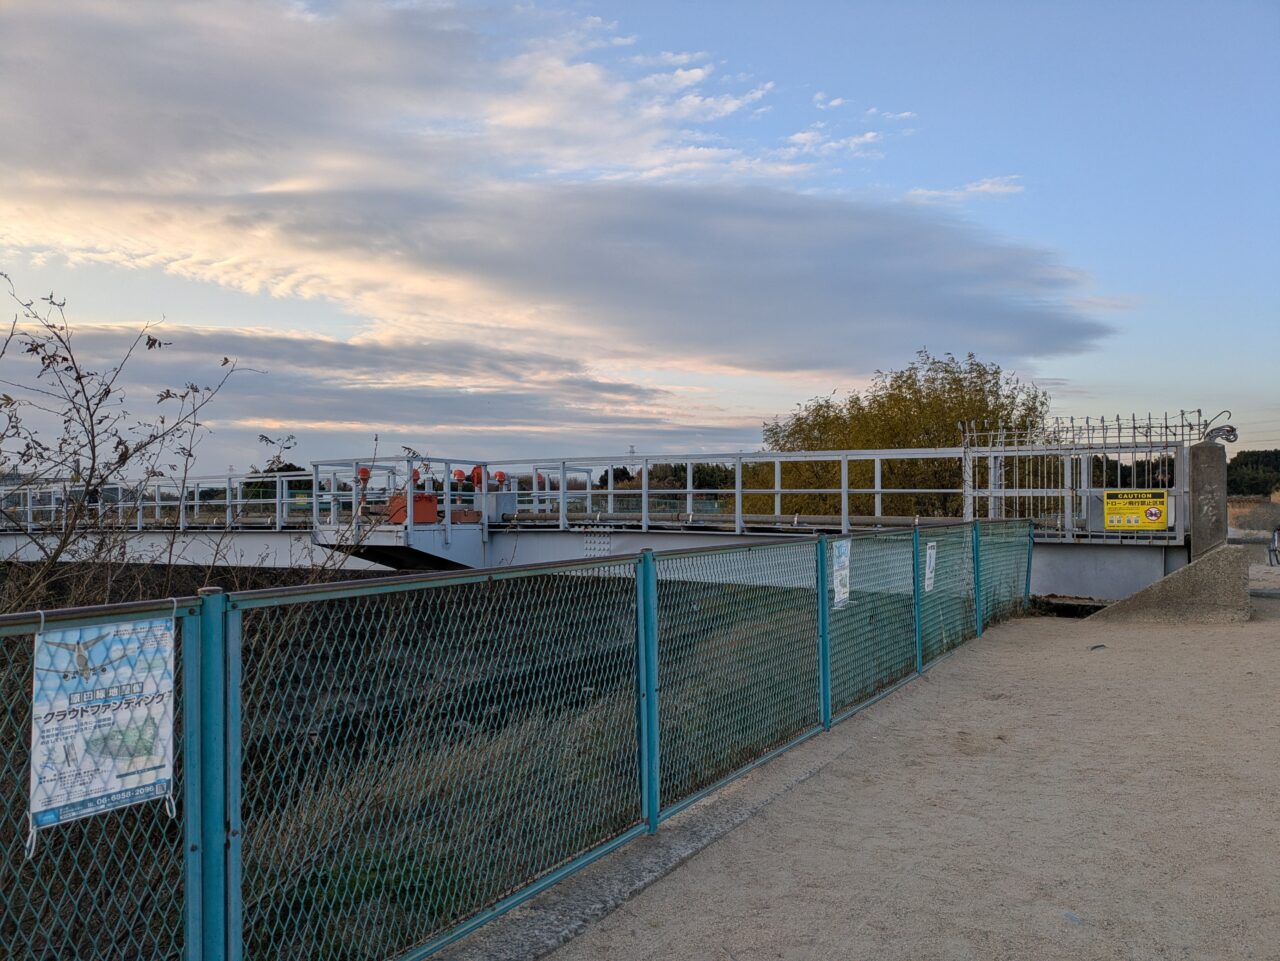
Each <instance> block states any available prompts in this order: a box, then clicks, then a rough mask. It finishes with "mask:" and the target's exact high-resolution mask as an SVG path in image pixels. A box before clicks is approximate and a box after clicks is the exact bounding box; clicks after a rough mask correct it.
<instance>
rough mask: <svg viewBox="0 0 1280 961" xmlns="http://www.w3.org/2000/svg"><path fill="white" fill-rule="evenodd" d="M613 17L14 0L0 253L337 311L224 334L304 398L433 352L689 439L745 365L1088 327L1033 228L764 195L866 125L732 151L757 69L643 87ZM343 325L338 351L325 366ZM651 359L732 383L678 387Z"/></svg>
mask: <svg viewBox="0 0 1280 961" xmlns="http://www.w3.org/2000/svg"><path fill="white" fill-rule="evenodd" d="M615 31H616V28H614V27H613V26H611V25H609V24H604V23H600V22H591V23H587V24H585V25H579V26H575V27H573V28H572V29H567V30H561V31H560V32H553V33H550V34H546V35H543V34H538V35H537V36H535V38H534V39H533V40H531V41H523V42H522V43H521V45H520V46H519V48H518V49H515V50H514V51H513V50H512V49H511V47H510V46H509V45H497V46H494V45H492V44H491V42H490V40H488V39H486V37H487V35H486V32H485V30H483V29H479V28H476V29H473V28H472V27H471V26H470V25H469V24H468V22H467V14H466V13H465V12H459V11H455V10H442V9H439V8H430V7H425V6H415V5H406V4H388V5H370V6H365V5H354V6H351V7H347V6H340V7H338V8H337V12H335V13H333V14H331V15H324V16H314V17H311V18H300V17H294V16H287V15H284V14H282V13H281V12H280V8H277V7H272V6H268V5H263V4H260V3H257V2H247V0H244V2H239V0H229V2H227V3H225V4H222V5H217V6H206V5H190V6H187V5H175V4H170V3H160V2H153V3H143V2H140V3H137V4H130V5H128V6H122V7H110V8H108V7H104V6H101V5H99V4H96V3H92V2H84V3H76V2H70V0H69V2H66V3H59V4H57V5H52V4H39V3H35V2H34V0H33V2H31V3H29V4H26V5H20V4H16V3H10V4H8V5H6V6H3V7H0V35H4V36H5V37H6V38H7V40H9V38H11V42H6V44H5V45H3V46H0V75H4V76H7V77H27V78H30V79H29V80H24V81H22V82H21V84H20V86H19V87H18V88H16V95H10V96H5V97H3V98H0V129H5V130H9V131H22V134H23V135H22V136H20V137H10V138H7V139H6V140H5V141H4V142H3V143H0V182H3V183H4V184H5V189H4V190H3V191H0V249H2V248H4V247H8V248H12V249H18V250H21V251H24V252H25V253H26V254H29V255H31V256H34V257H36V258H37V259H38V258H42V257H47V258H53V259H55V260H56V259H57V258H59V257H61V258H65V259H66V260H67V261H68V262H70V263H72V264H89V263H99V264H107V265H113V266H115V267H118V268H123V269H136V270H139V271H156V272H159V271H163V272H165V273H167V274H169V275H172V276H175V277H180V278H185V279H187V280H189V281H191V282H197V283H210V284H218V285H222V286H223V287H226V288H229V289H232V290H237V291H244V292H247V293H260V294H261V293H266V294H270V295H271V296H273V297H278V298H293V299H299V300H317V299H323V300H326V301H329V302H332V303H334V304H336V305H338V306H339V307H341V308H342V310H343V311H345V312H347V313H348V314H349V315H351V316H352V317H353V318H356V319H355V320H353V321H352V324H351V329H350V330H348V331H346V333H345V335H344V337H345V339H344V340H341V342H340V345H339V346H338V347H337V348H334V349H333V352H331V353H324V352H323V351H319V350H318V349H317V350H316V351H310V352H308V351H307V349H305V348H304V347H302V346H301V345H299V344H297V343H295V342H293V341H288V340H281V341H279V342H277V341H270V338H267V339H264V340H262V341H260V342H258V346H256V347H255V346H246V347H245V351H244V352H245V353H246V354H248V355H251V354H253V352H254V351H260V352H266V351H268V350H279V351H280V352H284V353H294V352H299V356H300V357H301V356H303V355H304V354H305V357H306V358H308V359H307V363H308V364H309V365H310V366H309V367H308V369H309V370H310V371H311V372H312V374H311V376H310V377H308V378H303V377H298V378H296V381H297V383H296V385H294V386H291V387H290V390H291V391H295V393H293V394H292V395H291V396H293V397H294V399H295V401H296V404H295V405H294V409H296V410H297V411H298V412H299V413H298V415H297V416H298V417H299V418H300V419H302V420H304V421H305V419H306V418H307V417H309V416H311V413H312V411H313V410H314V412H315V417H316V419H317V420H318V421H319V420H324V421H325V422H337V421H338V420H339V419H340V414H342V413H343V412H342V411H337V412H334V411H330V410H329V407H330V406H332V405H330V404H329V401H328V399H327V395H328V393H331V392H335V391H337V392H339V395H340V396H342V397H344V398H347V399H348V400H350V398H351V397H352V396H354V395H355V394H356V393H358V391H357V386H358V385H362V384H368V383H370V382H371V378H376V377H377V376H384V377H385V376H387V375H385V374H382V375H379V374H377V373H376V368H377V364H378V363H383V362H384V360H385V359H386V358H391V361H387V362H386V363H385V366H386V367H387V368H388V369H392V370H399V371H402V372H403V373H404V376H405V377H406V378H410V379H414V378H416V379H417V383H418V386H419V387H421V388H422V390H424V391H427V393H418V394H414V393H412V391H409V388H408V387H407V386H406V385H404V384H400V383H399V382H398V381H396V382H390V381H386V382H384V381H379V382H378V383H379V384H380V385H381V386H385V387H387V389H391V388H393V387H395V388H396V389H400V388H403V389H404V390H406V391H408V392H407V393H404V394H397V395H396V400H395V404H393V405H391V406H392V407H393V408H395V409H404V410H408V409H411V408H412V407H413V405H414V404H418V403H432V402H434V399H436V398H438V397H442V396H444V395H441V394H439V393H431V392H430V391H428V390H427V389H428V388H430V389H431V390H437V389H439V390H443V389H445V388H447V387H450V385H448V384H444V383H441V382H440V380H439V378H441V377H447V374H441V373H440V370H439V368H441V367H443V368H446V369H447V368H448V367H449V365H450V364H451V363H456V366H457V369H458V371H459V376H458V381H459V384H461V385H463V386H465V387H466V388H467V389H468V390H471V391H478V392H479V393H480V394H483V395H484V396H485V397H488V398H489V399H490V400H492V402H493V405H497V406H492V405H491V406H490V407H487V408H486V407H484V406H477V407H475V408H473V409H472V410H473V412H474V413H475V416H476V419H477V420H482V419H484V418H489V419H490V420H495V419H496V420H497V422H500V423H501V422H503V421H501V418H502V417H504V416H505V417H509V416H514V415H512V414H511V413H510V411H509V410H508V411H507V412H506V413H503V410H502V409H500V408H502V407H503V406H504V405H522V407H523V408H527V409H528V410H533V411H537V412H538V418H539V419H540V420H541V421H542V422H544V423H549V424H556V423H558V424H565V425H573V424H576V423H585V422H586V421H588V420H590V421H591V423H593V424H597V425H598V424H614V423H618V422H620V421H619V419H620V418H621V420H624V421H626V422H627V423H631V424H632V425H633V427H634V429H637V430H639V427H638V426H636V425H640V424H642V423H643V424H647V425H649V426H648V427H646V428H645V429H646V430H651V433H652V435H653V436H658V435H661V434H662V432H664V431H667V432H673V431H675V430H677V429H687V430H689V431H695V432H696V430H704V431H706V432H707V433H708V436H710V434H712V433H714V431H716V430H719V429H721V428H725V425H726V424H729V423H730V422H732V423H733V424H735V425H739V426H740V424H741V423H742V422H743V421H744V418H745V420H748V421H750V420H752V419H753V418H755V419H756V421H755V422H757V423H758V416H757V415H764V416H768V415H770V414H772V413H774V411H772V410H765V411H756V410H755V409H754V408H751V407H750V405H751V404H752V403H755V401H754V400H753V398H756V397H759V396H760V395H761V392H762V391H764V390H766V389H771V387H769V386H766V387H762V386H761V385H762V384H767V385H776V384H778V383H786V384H787V385H794V390H795V392H796V393H797V394H798V396H804V395H805V392H806V391H808V390H809V388H808V386H806V385H807V384H808V381H806V380H804V378H806V377H811V376H821V377H822V378H829V377H830V376H832V375H834V376H839V377H842V378H846V377H850V376H853V375H854V374H856V373H857V372H861V371H868V370H872V369H874V368H875V367H876V366H880V365H884V364H892V363H895V362H897V361H899V360H900V359H901V358H902V357H904V356H909V355H910V351H911V350H913V349H915V348H916V347H918V346H919V345H920V344H922V343H927V344H928V345H929V346H930V347H931V348H934V349H947V348H951V349H955V350H957V351H963V350H968V349H974V350H977V351H979V352H980V353H982V354H983V355H984V356H992V357H998V358H1002V359H1016V358H1019V357H1026V356H1029V355H1039V354H1052V353H1054V352H1058V351H1064V350H1079V349H1083V348H1084V347H1087V345H1088V344H1089V343H1090V342H1091V341H1092V340H1093V339H1095V338H1097V337H1098V336H1100V335H1101V334H1102V332H1103V328H1101V327H1100V326H1099V325H1097V324H1096V323H1094V322H1093V321H1092V320H1091V319H1090V317H1089V316H1088V315H1087V314H1086V313H1085V312H1083V311H1081V310H1080V309H1078V308H1076V307H1075V306H1073V305H1072V301H1073V300H1074V299H1076V298H1078V297H1080V296H1082V295H1083V293H1084V292H1083V291H1082V290H1081V289H1080V288H1081V286H1082V284H1081V282H1080V280H1079V279H1078V278H1076V277H1073V276H1071V275H1068V274H1066V273H1064V271H1063V269H1062V268H1061V267H1059V266H1057V265H1056V263H1055V262H1054V260H1053V258H1052V257H1051V256H1050V255H1049V254H1047V253H1045V252H1043V251H1039V250H1033V249H1028V248H1026V247H1023V246H1018V245H1013V244H1007V243H1004V242H1001V241H998V240H995V239H993V238H991V237H989V236H986V235H984V234H982V233H980V232H978V231H976V230H974V229H973V228H971V227H968V226H965V225H963V224H959V223H956V222H955V221H954V220H953V219H952V218H950V217H939V216H938V215H937V214H936V213H934V212H931V211H928V210H925V209H923V208H921V207H919V206H916V205H911V204H896V205H893V204H891V205H875V204H866V203H857V202H851V201H848V200H842V199H836V198H831V197H814V196H805V195H803V194H801V193H799V192H794V191H788V190H784V189H779V185H785V184H787V183H789V182H790V178H795V177H797V176H799V175H801V174H803V173H804V172H806V171H808V170H812V169H817V168H819V167H820V165H821V164H824V163H828V164H829V163H837V162H839V161H840V160H841V159H842V158H847V157H848V156H850V155H859V156H861V155H865V152H866V151H868V150H870V149H872V148H873V147H874V146H875V145H876V144H877V143H878V142H880V140H881V139H882V136H883V135H882V134H881V133H880V132H879V131H864V132H862V133H859V134H856V135H848V136H841V135H839V133H838V132H833V131H834V130H835V129H836V128H829V127H825V126H821V125H815V126H813V127H811V128H808V129H806V130H803V131H799V132H798V133H797V134H795V135H793V136H792V137H790V138H788V139H787V140H786V141H785V142H784V143H783V144H782V145H780V146H778V147H777V148H776V149H758V148H754V147H752V146H751V145H750V143H749V142H744V141H738V140H734V139H732V137H731V135H730V134H731V130H732V128H731V127H729V128H728V129H726V127H723V126H717V122H718V121H720V120H723V119H725V118H728V117H733V116H741V117H746V116H751V115H755V114H756V113H758V112H759V111H760V110H763V109H767V107H768V104H767V103H766V102H765V101H766V100H768V99H769V95H770V93H771V92H772V90H773V84H772V83H771V82H764V83H758V84H756V85H755V86H752V87H749V88H746V89H735V88H734V87H733V86H727V87H726V86H724V85H721V84H719V83H717V84H716V85H715V90H716V91H718V92H717V93H714V94H713V93H710V92H708V90H707V89H706V86H707V84H708V78H709V77H712V76H718V75H719V74H718V73H717V74H715V75H713V74H712V71H711V65H710V64H706V63H704V61H705V59H706V58H705V57H702V56H701V55H689V57H690V58H691V59H689V60H687V61H683V60H681V61H680V62H677V60H678V59H679V58H682V57H684V56H685V55H676V54H672V55H671V60H670V61H669V62H666V63H664V64H663V66H666V67H669V68H671V69H669V70H664V71H660V72H656V73H655V72H650V73H648V74H647V76H649V77H654V76H660V77H663V78H665V79H664V80H662V81H661V82H658V81H648V82H646V81H645V79H644V76H632V75H630V74H628V73H627V72H626V71H625V70H621V69H619V68H617V67H611V66H609V65H608V64H606V63H604V62H601V61H600V60H598V59H593V57H592V56H591V55H590V52H591V51H593V50H601V49H606V48H607V46H608V44H609V43H610V42H611V40H610V38H611V37H616V36H617V34H616V32H615ZM659 56H663V55H659ZM695 64H701V65H695ZM632 67H633V68H635V69H632V71H631V73H632V74H635V73H640V74H644V73H645V71H644V70H643V69H640V67H641V65H639V64H633V65H632ZM8 92H9V91H8V90H6V93H8ZM825 102H827V103H828V104H830V103H832V102H833V101H825ZM49 118H56V119H57V122H50V120H49ZM1002 183H1003V186H1001V184H1002ZM984 185H985V186H984ZM1019 189H1021V186H1020V184H1017V183H1016V178H993V179H992V180H990V181H982V182H979V183H978V184H971V185H969V186H968V187H966V188H963V189H962V190H960V191H952V192H946V191H934V192H929V191H924V192H923V193H924V194H925V195H926V196H915V197H913V199H917V200H920V199H940V198H935V197H931V196H928V195H929V194H930V193H932V194H938V195H941V194H947V193H957V194H962V195H968V194H977V193H988V194H990V193H1010V192H1015V191H1016V190H1019ZM68 276H69V278H71V279H74V276H75V273H74V271H71V272H70V273H69V275H68ZM139 276H140V278H142V279H145V276H146V275H145V274H141V275H139ZM173 313H176V312H173ZM246 322H252V323H255V324H261V323H262V321H261V319H260V318H253V319H250V318H246ZM227 336H231V335H227ZM246 336H247V335H246ZM263 336H264V337H266V335H263ZM213 337H214V335H213V334H209V335H208V336H207V337H206V335H205V334H204V333H201V334H200V335H199V341H200V343H201V344H202V345H205V346H207V348H208V349H209V350H216V349H217V348H216V347H215V346H214V341H213V340H212V339H210V338H213ZM474 344H483V345H486V346H487V347H488V348H489V350H488V352H487V353H485V354H484V356H483V357H477V356H476V355H475V353H474V351H473V352H468V349H467V345H474ZM326 349H328V348H326ZM344 349H350V350H351V351H352V352H353V358H354V357H355V356H356V355H359V357H362V358H364V360H361V361H360V362H359V363H358V364H354V363H353V365H349V366H351V368H352V369H350V370H348V369H345V368H344V366H343V362H342V360H341V353H342V351H343V350H344ZM379 351H382V353H379ZM225 352H228V353H230V352H231V351H225ZM585 357H590V358H592V363H591V367H590V368H588V367H586V366H585V364H584V361H583V358H585ZM356 367H358V368H359V369H358V370H357V369H355V368H356ZM639 368H643V369H644V370H646V371H649V372H650V373H647V374H646V375H645V377H647V378H649V379H648V380H646V379H644V378H638V377H637V376H635V375H633V374H631V373H629V372H630V371H633V370H635V369H639ZM673 370H679V371H682V372H684V374H686V375H687V376H689V377H704V378H710V377H712V376H713V375H714V376H715V377H716V378H719V379H720V381H718V382H724V383H732V384H733V385H735V387H734V389H736V390H739V391H740V393H739V394H738V395H733V396H730V394H728V393H726V394H716V395H715V396H714V397H713V398H712V399H711V400H708V401H707V403H706V405H705V406H704V407H701V408H698V409H696V410H694V409H693V408H691V407H689V406H688V405H687V404H685V403H683V402H682V401H681V400H680V399H678V398H677V396H676V394H675V393H673V391H672V390H671V388H670V384H669V382H668V381H667V380H664V378H669V377H670V376H671V371H673ZM734 378H737V380H734ZM308 381H309V382H311V383H313V385H314V386H312V387H310V388H308V387H307V386H306V385H307V382H308ZM506 381H511V382H518V384H519V385H520V387H519V390H514V389H513V390H512V391H508V392H506V393H504V392H503V391H502V390H501V389H499V388H500V387H501V384H502V383H505V382H506ZM290 383H291V384H293V381H291V382H290ZM343 385H346V386H345V387H344V386H343ZM619 385H620V386H619ZM454 386H457V385H454ZM450 389H452V388H450ZM458 389H461V387H459V388H458ZM788 389H791V388H790V386H789V388H788ZM264 390H265V388H264ZM726 390H728V388H726ZM450 396H452V395H450ZM619 397H625V398H626V400H625V405H626V408H627V409H626V410H625V411H624V412H621V413H619V407H620V402H619V399H618V398H619ZM743 398H746V400H744V399H743ZM370 403H373V402H370ZM441 403H445V401H443V400H442V401H441ZM450 403H452V401H450ZM459 403H461V402H459ZM255 404H256V407H257V410H259V411H261V410H266V409H270V408H271V406H272V405H271V404H270V402H269V401H266V400H263V399H262V398H257V399H256V400H255ZM397 404H399V405H403V406H402V407H399V408H396V407H395V405H397ZM744 404H745V405H747V408H748V409H749V412H750V416H746V415H744V414H743V409H744V407H743V405H744ZM735 405H736V406H735ZM277 406H278V405H277ZM337 406H339V407H343V409H344V410H345V412H346V413H348V414H349V413H351V412H352V411H355V410H359V411H371V410H372V407H369V406H363V407H356V406H351V405H350V404H348V405H347V406H345V407H344V406H343V405H341V404H340V405H337ZM464 406H465V405H464ZM453 409H454V408H450V410H453ZM252 414H253V407H250V408H246V412H245V414H244V416H245V417H251V416H252ZM624 415H625V416H624ZM370 416H372V414H371V415H370ZM460 416H461V414H455V413H450V414H449V415H448V417H449V422H450V423H457V422H458V417H460ZM591 429H593V430H594V429H595V428H591ZM605 429H606V428H600V430H601V431H602V432H603V431H604V430H605ZM725 429H728V428H725ZM734 429H738V428H737V427H734ZM593 436H594V437H599V436H603V435H602V434H597V435H593ZM717 436H719V435H717ZM596 446H597V447H598V446H599V444H598V443H597V444H596Z"/></svg>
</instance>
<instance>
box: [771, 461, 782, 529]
mask: <svg viewBox="0 0 1280 961" xmlns="http://www.w3.org/2000/svg"><path fill="white" fill-rule="evenodd" d="M773 513H774V515H775V516H777V517H781V516H782V461H780V460H775V461H774V462H773Z"/></svg>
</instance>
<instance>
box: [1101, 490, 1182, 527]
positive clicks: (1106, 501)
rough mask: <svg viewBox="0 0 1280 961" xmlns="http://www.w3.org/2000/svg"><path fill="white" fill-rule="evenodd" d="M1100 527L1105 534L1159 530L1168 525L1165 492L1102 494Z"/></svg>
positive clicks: (1124, 491)
mask: <svg viewBox="0 0 1280 961" xmlns="http://www.w3.org/2000/svg"><path fill="white" fill-rule="evenodd" d="M1102 499H1103V500H1102V519H1103V526H1104V528H1105V529H1106V530H1109V531H1162V530H1165V529H1167V528H1168V526H1169V492H1168V491H1167V490H1145V491H1129V490H1122V491H1103V494H1102Z"/></svg>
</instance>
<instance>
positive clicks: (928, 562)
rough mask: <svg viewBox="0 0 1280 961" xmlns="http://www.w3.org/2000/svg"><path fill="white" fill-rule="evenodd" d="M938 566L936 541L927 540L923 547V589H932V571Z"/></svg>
mask: <svg viewBox="0 0 1280 961" xmlns="http://www.w3.org/2000/svg"><path fill="white" fill-rule="evenodd" d="M937 568H938V542H937V541H929V543H928V544H926V545H925V549H924V589H925V590H926V591H931V590H933V573H934V571H935V570H937Z"/></svg>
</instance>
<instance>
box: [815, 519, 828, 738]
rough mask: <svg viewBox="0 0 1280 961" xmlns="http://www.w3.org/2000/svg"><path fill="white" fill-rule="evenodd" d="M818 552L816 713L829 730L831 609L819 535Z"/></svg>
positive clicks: (824, 541) (822, 540) (822, 538)
mask: <svg viewBox="0 0 1280 961" xmlns="http://www.w3.org/2000/svg"><path fill="white" fill-rule="evenodd" d="M816 546H817V549H818V550H817V554H818V568H817V575H818V580H817V583H818V592H817V593H818V713H819V716H820V717H821V718H822V729H823V730H824V731H829V730H831V611H830V608H829V607H828V606H827V605H828V600H827V539H826V537H825V536H820V537H819V538H818V543H817V545H816Z"/></svg>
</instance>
